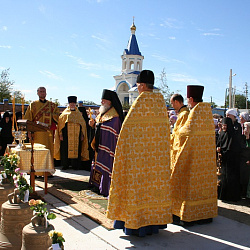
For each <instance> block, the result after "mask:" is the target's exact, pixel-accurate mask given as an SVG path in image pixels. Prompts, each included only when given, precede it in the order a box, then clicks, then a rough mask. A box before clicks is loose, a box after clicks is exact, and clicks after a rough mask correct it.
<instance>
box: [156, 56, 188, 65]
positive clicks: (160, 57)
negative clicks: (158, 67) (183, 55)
mask: <svg viewBox="0 0 250 250" xmlns="http://www.w3.org/2000/svg"><path fill="white" fill-rule="evenodd" d="M152 57H154V58H156V59H157V60H159V61H162V62H167V63H170V62H177V63H184V62H183V61H180V60H178V59H174V58H167V57H164V56H161V55H157V54H153V55H152Z"/></svg>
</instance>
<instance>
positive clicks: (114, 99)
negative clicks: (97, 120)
mask: <svg viewBox="0 0 250 250" xmlns="http://www.w3.org/2000/svg"><path fill="white" fill-rule="evenodd" d="M102 99H105V100H109V101H111V104H112V106H113V107H114V108H115V110H116V112H117V113H118V115H119V117H120V120H121V122H123V120H124V117H123V109H122V104H121V102H120V99H119V97H118V95H117V94H116V92H115V91H112V90H109V89H104V90H103V92H102Z"/></svg>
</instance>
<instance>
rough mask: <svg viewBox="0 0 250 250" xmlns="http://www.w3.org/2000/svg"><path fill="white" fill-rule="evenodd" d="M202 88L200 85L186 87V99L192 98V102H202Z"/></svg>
mask: <svg viewBox="0 0 250 250" xmlns="http://www.w3.org/2000/svg"><path fill="white" fill-rule="evenodd" d="M203 91H204V86H201V85H188V86H187V98H189V97H193V99H194V100H196V101H199V102H202V96H203Z"/></svg>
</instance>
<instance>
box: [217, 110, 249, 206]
mask: <svg viewBox="0 0 250 250" xmlns="http://www.w3.org/2000/svg"><path fill="white" fill-rule="evenodd" d="M214 119H215V127H216V146H217V148H216V151H217V159H218V160H217V161H218V198H219V199H221V200H223V201H233V202H235V201H240V200H241V199H242V198H250V179H249V178H250V148H249V125H250V123H249V120H250V118H249V114H248V113H246V112H242V113H240V115H239V117H238V114H237V112H236V110H234V109H228V110H227V111H226V117H223V118H216V116H215V118H214Z"/></svg>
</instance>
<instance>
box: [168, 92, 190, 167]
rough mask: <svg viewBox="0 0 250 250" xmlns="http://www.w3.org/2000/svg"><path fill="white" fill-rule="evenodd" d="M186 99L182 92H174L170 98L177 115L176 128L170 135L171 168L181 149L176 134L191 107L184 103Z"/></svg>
mask: <svg viewBox="0 0 250 250" xmlns="http://www.w3.org/2000/svg"><path fill="white" fill-rule="evenodd" d="M183 102H184V99H183V97H182V95H180V94H173V95H172V96H171V98H170V103H171V105H172V107H173V108H174V109H175V112H176V114H177V115H178V116H177V120H176V122H175V124H174V129H173V132H172V134H171V135H170V144H171V169H172V166H173V165H174V164H175V160H176V155H177V154H178V151H179V146H180V145H179V144H178V139H176V140H175V135H176V134H178V131H179V130H180V129H181V127H182V126H183V125H184V124H185V122H186V121H187V119H188V115H189V108H188V107H187V106H186V105H184V103H183Z"/></svg>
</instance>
